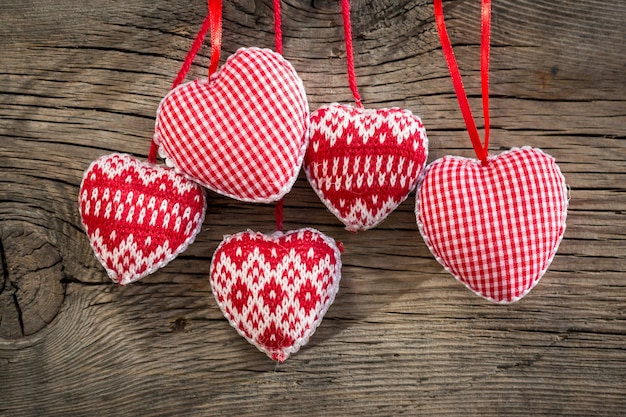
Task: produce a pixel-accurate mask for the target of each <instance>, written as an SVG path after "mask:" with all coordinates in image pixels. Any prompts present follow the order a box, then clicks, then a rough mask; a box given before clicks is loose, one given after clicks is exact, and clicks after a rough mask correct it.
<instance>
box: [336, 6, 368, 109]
mask: <svg viewBox="0 0 626 417" xmlns="http://www.w3.org/2000/svg"><path fill="white" fill-rule="evenodd" d="M341 13H342V15H343V36H344V40H345V42H346V61H347V64H348V83H349V85H350V90H352V97H354V102H355V103H356V105H357V107H360V108H363V103H361V95H360V94H359V88H358V86H357V84H356V74H355V72H354V53H353V50H352V24H351V23H350V0H342V1H341Z"/></svg>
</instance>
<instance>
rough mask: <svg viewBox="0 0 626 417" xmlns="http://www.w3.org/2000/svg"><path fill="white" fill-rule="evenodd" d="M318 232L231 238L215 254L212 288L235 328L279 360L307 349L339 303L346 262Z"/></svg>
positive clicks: (306, 231)
mask: <svg viewBox="0 0 626 417" xmlns="http://www.w3.org/2000/svg"><path fill="white" fill-rule="evenodd" d="M340 256H341V255H340V251H339V249H338V248H337V245H336V244H335V241H334V240H333V239H331V238H329V237H327V236H325V235H323V234H322V233H320V232H319V231H317V230H314V229H309V228H307V229H299V230H293V231H289V232H286V233H282V232H276V233H274V234H273V235H268V236H266V235H263V234H261V233H255V232H252V231H247V232H242V233H238V234H236V235H233V236H226V237H225V238H224V240H223V241H222V243H221V244H220V246H219V247H218V248H217V250H216V252H215V254H214V255H213V260H212V262H211V274H210V275H211V287H212V289H213V294H214V295H215V299H216V300H217V304H218V305H219V307H220V309H221V310H222V313H224V316H225V317H226V318H227V319H228V321H229V322H230V324H231V326H233V327H234V328H235V329H236V330H237V332H239V334H240V335H241V336H243V337H244V338H246V339H247V340H248V341H249V342H250V343H252V344H253V345H255V346H256V347H257V348H258V349H259V350H261V351H262V352H265V353H266V354H267V355H268V356H269V357H270V358H272V359H273V360H275V361H279V362H283V361H285V360H286V359H287V358H288V357H289V355H290V354H291V353H294V352H297V351H298V350H299V349H300V347H301V346H303V345H305V344H306V343H307V342H308V340H309V337H311V335H312V334H313V332H315V329H316V328H317V326H319V324H320V323H321V321H322V318H323V317H324V314H326V311H327V310H328V308H329V307H330V305H331V304H332V302H333V300H334V299H335V294H336V293H337V290H338V289H339V280H340V279H341V257H340Z"/></svg>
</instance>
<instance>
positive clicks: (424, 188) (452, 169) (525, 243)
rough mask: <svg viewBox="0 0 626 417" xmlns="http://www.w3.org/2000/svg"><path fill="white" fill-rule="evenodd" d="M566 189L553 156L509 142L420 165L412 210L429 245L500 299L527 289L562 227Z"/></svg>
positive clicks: (473, 284) (473, 286) (485, 293)
mask: <svg viewBox="0 0 626 417" xmlns="http://www.w3.org/2000/svg"><path fill="white" fill-rule="evenodd" d="M567 195H568V190H567V185H566V184H565V178H564V177H563V175H562V174H561V171H560V169H559V167H558V166H557V165H556V163H555V161H554V158H552V157H550V156H548V155H546V154H545V153H543V152H541V151H540V150H538V149H533V148H529V147H524V148H521V149H519V148H514V149H512V150H511V151H509V152H505V153H502V154H500V155H497V156H492V157H489V159H488V161H487V163H486V164H484V163H482V162H481V161H478V160H475V159H467V158H461V157H453V156H446V157H444V158H441V159H439V160H437V161H435V162H433V163H432V164H431V165H429V166H428V167H427V168H426V170H425V175H424V177H423V178H422V179H421V180H420V184H419V185H418V191H417V204H416V209H415V211H416V216H417V224H418V227H419V230H420V232H421V234H422V236H423V237H424V241H425V242H426V245H427V246H428V248H429V249H430V251H431V252H432V254H433V255H434V256H435V258H436V259H437V260H438V261H439V263H441V264H442V265H443V266H444V267H445V268H446V269H447V270H448V271H449V272H450V273H451V274H452V275H454V277H456V279H458V280H459V281H460V282H462V283H463V284H465V285H466V286H467V287H468V288H469V289H470V290H472V291H473V292H475V293H476V294H478V295H480V296H482V297H484V298H486V299H488V300H491V301H495V302H498V303H511V302H514V301H517V300H519V299H520V298H522V297H523V296H524V295H526V294H527V293H528V292H529V291H530V290H531V289H532V288H533V287H534V286H535V285H536V284H537V282H539V279H540V278H541V277H542V276H543V274H544V273H545V272H546V270H547V269H548V266H549V265H550V263H551V262H552V259H553V258H554V255H555V254H556V251H557V248H558V246H559V243H560V242H561V239H562V238H563V234H564V232H565V218H566V216H567V205H568V197H567Z"/></svg>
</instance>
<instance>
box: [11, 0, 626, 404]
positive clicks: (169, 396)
mask: <svg viewBox="0 0 626 417" xmlns="http://www.w3.org/2000/svg"><path fill="white" fill-rule="evenodd" d="M191 3H193V4H191ZM478 3H479V2H477V1H475V2H468V1H447V2H445V10H446V16H447V19H448V20H447V21H448V27H449V30H450V34H451V36H452V40H453V43H454V44H455V52H456V54H457V58H458V60H459V64H460V67H461V71H462V73H463V75H464V81H465V85H466V87H467V89H468V90H469V91H470V93H471V95H472V97H471V103H472V105H473V106H474V112H475V113H476V115H477V116H478V117H479V120H480V98H479V97H478V92H479V88H480V87H479V81H480V77H479V72H478V70H479V61H478V54H479V45H478V41H479V36H478V16H479V8H478ZM352 4H353V30H354V47H355V53H356V67H357V68H356V71H357V76H358V81H359V85H360V90H361V94H362V96H363V100H364V103H365V104H366V106H368V107H374V108H377V107H387V106H402V107H406V108H408V109H410V110H412V111H413V112H415V113H417V114H419V115H420V116H422V118H423V120H424V122H425V124H426V127H427V129H428V133H429V139H430V150H431V154H430V157H429V160H430V161H432V160H434V159H436V158H438V157H441V156H443V155H446V154H449V153H452V154H458V155H463V156H472V150H471V146H470V143H469V140H468V138H467V135H466V133H464V130H463V121H462V117H461V114H460V112H459V111H458V105H457V102H456V98H455V96H454V94H453V90H452V85H451V83H450V79H449V76H448V72H447V68H446V64H445V61H444V59H443V56H442V54H441V50H440V47H439V40H438V37H437V34H436V30H435V28H434V24H433V17H432V5H431V2H429V1H425V0H417V1H400V0H376V1H365V0H354V1H353V2H352ZM205 7H206V6H205V4H204V3H203V2H201V1H199V2H183V1H180V0H176V1H159V2H148V1H143V0H141V1H135V2H130V3H129V2H122V1H118V0H81V1H67V0H62V1H58V0H56V1H52V0H42V1H39V2H36V3H32V2H12V1H8V0H0V22H2V24H1V25H0V255H1V256H0V260H1V262H0V380H2V381H3V386H2V389H1V390H0V415H7V416H29V415H33V416H34V415H93V414H99V415H152V416H157V415H253V414H254V415H292V414H304V413H306V414H314V415H399V414H408V415H421V414H424V415H455V414H460V413H466V414H470V415H484V416H488V415H503V414H509V415H524V416H526V415H550V416H552V415H568V416H573V415H615V416H618V415H622V414H623V410H624V409H626V376H625V375H626V349H625V347H624V346H625V342H626V324H625V315H626V307H625V306H626V262H625V258H626V237H625V236H626V233H625V232H626V192H625V191H626V186H625V185H624V184H625V182H624V179H625V174H624V172H625V170H624V168H625V167H626V142H625V140H624V139H625V138H626V100H625V97H626V86H625V83H624V81H625V79H624V68H626V46H625V42H624V41H625V40H626V27H625V26H624V25H623V22H624V20H625V19H626V3H623V2H612V3H606V2H601V1H599V0H586V1H580V2H567V1H531V0H521V1H511V0H503V1H498V2H494V4H493V8H494V27H493V50H492V72H491V92H492V100H491V103H492V109H491V110H492V112H491V113H492V123H493V131H492V144H491V151H492V152H498V151H500V150H504V149H508V148H509V147H511V146H522V145H532V146H536V147H540V148H542V149H544V150H546V151H547V152H548V153H550V154H552V155H553V156H555V157H556V158H557V160H558V162H559V164H560V166H561V169H562V170H563V172H564V174H565V176H566V178H567V180H568V183H569V185H570V187H571V197H572V199H571V202H570V210H569V217H568V229H567V232H566V235H565V239H564V241H563V243H562V245H561V248H560V250H559V254H558V255H557V256H556V258H555V260H554V263H553V264H552V266H551V268H550V270H549V272H548V273H547V274H546V276H545V277H544V278H543V280H542V281H541V283H540V284H539V285H538V286H537V287H536V288H535V289H534V290H533V291H532V292H531V293H530V294H529V296H528V297H526V298H525V299H523V300H522V301H520V302H519V303H516V304H514V305H511V306H496V305H492V304H489V303H487V302H485V301H483V300H481V299H478V298H477V297H475V296H474V295H472V294H471V293H469V292H468V291H467V290H466V289H465V288H464V287H463V286H462V285H461V284H459V283H457V282H456V281H455V280H454V279H453V278H452V277H451V276H450V275H448V274H447V273H445V271H444V270H443V268H442V267H441V266H440V265H439V264H438V263H437V262H436V261H435V260H434V259H433V258H432V256H431V255H430V253H429V252H428V250H427V248H426V247H425V245H424V243H423V241H422V239H421V237H420V236H419V233H418V232H417V229H416V226H415V217H414V213H413V204H414V198H413V196H411V197H410V198H409V199H408V200H407V201H406V202H405V203H403V204H402V205H401V206H400V207H399V209H398V210H397V211H395V212H394V213H392V215H391V216H390V217H389V218H388V219H387V220H386V221H385V222H384V223H383V224H382V225H381V226H379V227H378V228H376V229H374V230H371V231H368V232H365V233H360V234H358V235H355V234H351V233H348V232H346V231H345V230H343V229H342V228H341V225H340V224H339V223H338V221H337V220H336V219H335V218H334V217H333V216H332V215H331V214H330V213H328V212H327V211H326V209H325V208H324V206H323V205H322V203H321V202H320V201H319V200H318V198H317V197H316V195H315V193H314V192H313V191H312V190H311V188H310V186H309V185H308V183H307V182H306V179H305V178H304V176H303V175H301V176H300V178H299V179H298V181H297V183H296V185H295V187H294V189H293V190H292V192H291V193H290V194H289V195H288V196H287V197H286V199H285V227H286V228H297V227H302V226H312V227H316V228H319V229H320V230H322V231H323V232H325V233H327V234H329V235H330V236H333V237H334V238H336V239H338V240H341V241H342V242H343V243H344V246H345V253H344V255H343V261H344V270H343V278H342V282H341V288H340V292H339V294H338V296H337V298H336V302H335V304H334V305H333V306H332V307H331V309H330V310H329V312H328V314H327V317H326V319H325V320H324V322H323V323H322V325H321V327H320V328H319V329H318V330H317V332H316V334H315V335H314V336H313V338H312V340H311V342H310V343H309V345H308V346H306V347H305V348H303V349H302V350H301V351H300V352H299V353H297V354H296V355H294V356H293V357H292V358H290V359H289V360H288V361H287V362H286V363H284V364H281V365H279V366H276V365H275V364H274V363H273V362H271V361H269V359H267V357H265V355H263V354H262V353H259V352H258V351H256V349H255V348H254V347H252V346H251V345H249V344H248V343H247V342H246V341H245V340H243V339H242V338H241V337H239V336H238V335H237V333H236V332H235V331H234V330H233V329H232V328H230V326H229V325H228V323H227V322H226V320H225V319H224V318H223V317H222V315H221V313H220V311H219V309H218V308H217V305H216V303H215V301H214V299H213V296H212V294H211V290H210V285H209V283H208V277H207V275H208V265H209V262H210V259H211V255H212V253H213V251H214V250H215V248H216V247H217V245H218V244H219V242H220V241H221V239H222V236H223V235H225V234H231V233H235V232H238V231H241V230H245V229H247V228H251V229H255V230H260V231H271V230H272V228H273V225H274V223H273V216H274V213H273V207H271V206H258V205H250V204H244V203H238V202H235V201H233V200H229V199H226V198H222V197H219V196H217V195H215V194H212V193H209V196H208V199H209V210H208V212H207V217H206V221H205V224H204V228H203V231H202V232H201V233H200V235H199V236H198V238H197V240H196V242H195V243H194V245H192V246H191V247H190V248H189V249H188V250H187V251H186V252H185V253H184V254H183V255H182V256H180V257H179V258H178V259H176V260H175V261H174V262H172V263H171V264H170V265H168V266H167V267H165V268H164V269H163V270H161V271H159V272H157V273H155V274H154V275H151V276H150V277H147V278H145V279H144V280H142V281H141V282H139V283H137V284H134V285H130V286H128V287H124V288H120V287H116V286H113V285H112V284H111V283H110V280H109V279H108V277H107V276H106V274H105V273H104V271H103V269H102V267H101V266H100V265H99V263H98V262H97V261H96V260H95V258H94V257H93V254H92V252H91V250H90V248H89V245H88V242H87V239H86V237H85V235H84V232H83V231H82V228H81V226H80V218H79V215H78V211H77V203H76V200H77V191H78V186H79V184H80V179H81V176H82V173H83V171H84V169H85V168H86V167H87V166H88V165H89V163H90V162H91V161H92V160H93V159H95V158H96V157H98V156H100V155H103V154H106V153H109V152H112V151H122V152H129V153H133V154H135V155H138V156H141V157H145V155H146V154H147V151H148V146H149V140H150V137H151V134H152V129H153V127H154V114H155V111H156V107H157V105H158V103H159V101H160V99H161V98H162V96H163V95H164V94H165V93H166V92H167V90H168V88H169V86H170V84H171V81H172V79H173V77H174V75H175V74H176V72H177V71H178V67H179V65H180V64H181V62H182V60H183V58H184V55H185V52H186V50H187V49H188V48H189V45H190V43H191V40H192V39H193V37H194V36H195V33H196V31H197V29H198V27H199V25H200V22H201V21H202V19H203V18H204V13H205ZM283 21H284V22H283V23H284V25H283V32H284V49H285V56H286V57H287V58H288V59H289V60H290V61H291V62H292V63H293V65H294V66H295V67H296V69H297V70H298V72H299V74H300V75H301V77H302V78H303V80H304V82H305V86H306V89H307V93H308V98H309V102H310V106H311V108H312V109H316V108H317V107H319V106H320V105H322V104H326V103H329V102H333V101H340V102H350V101H351V94H350V90H349V88H348V85H347V80H346V75H345V53H344V47H343V40H342V26H341V16H340V13H339V9H338V4H337V2H336V1H334V0H332V1H330V0H315V1H312V2H305V1H299V0H288V1H283ZM273 43H274V35H273V32H272V10H271V2H270V1H268V0H264V1H239V0H238V1H232V2H225V4H224V45H223V56H222V62H223V60H224V59H225V57H226V56H227V55H229V54H230V53H232V52H234V51H235V50H236V49H237V48H239V47H241V46H262V47H270V48H271V47H273ZM209 53H210V52H209V48H208V47H207V46H205V47H204V48H203V49H202V50H201V52H200V54H199V56H198V58H197V60H196V63H195V64H194V66H193V67H192V71H191V73H190V77H201V76H205V74H206V68H207V65H208V55H209Z"/></svg>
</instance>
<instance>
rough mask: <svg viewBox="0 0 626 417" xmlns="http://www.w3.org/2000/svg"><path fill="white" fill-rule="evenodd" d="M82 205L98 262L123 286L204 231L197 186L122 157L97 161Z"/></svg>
mask: <svg viewBox="0 0 626 417" xmlns="http://www.w3.org/2000/svg"><path fill="white" fill-rule="evenodd" d="M78 203H79V211H80V215H81V219H82V223H83V226H84V228H85V231H86V232H87V236H88V237H89V242H90V243H91V247H92V249H93V251H94V253H95V255H96V257H97V258H98V260H99V261H100V262H101V263H102V265H103V266H104V268H105V269H106V271H107V273H108V274H109V276H110V277H111V279H112V280H113V281H115V282H117V283H119V284H122V285H125V284H128V283H130V282H133V281H137V280H138V279H140V278H143V277H145V276H146V275H148V274H151V273H153V272H154V271H156V270H157V269H159V268H161V267H163V266H165V265H166V264H167V263H169V262H170V261H171V260H173V259H174V258H175V257H176V256H177V255H178V254H179V253H181V252H183V251H184V250H185V249H186V248H187V246H188V245H190V244H191V243H192V242H193V241H194V239H195V237H196V235H197V234H198V232H199V231H200V228H201V226H202V222H203V220H204V213H205V210H206V200H205V196H204V191H203V190H202V188H201V187H200V186H199V185H198V184H195V183H194V182H191V181H189V180H188V179H186V178H185V177H183V176H182V175H179V174H176V173H175V172H174V171H173V170H172V169H168V168H165V167H159V166H156V165H152V164H148V163H143V162H141V161H138V160H137V159H135V158H133V157H132V156H130V155H126V154H117V153H114V154H111V155H105V156H102V157H100V158H98V159H97V160H95V161H94V162H93V163H92V164H91V166H89V168H88V169H87V171H85V174H84V176H83V181H82V183H81V185H80V192H79V201H78Z"/></svg>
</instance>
